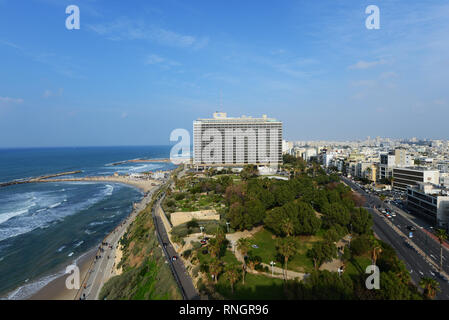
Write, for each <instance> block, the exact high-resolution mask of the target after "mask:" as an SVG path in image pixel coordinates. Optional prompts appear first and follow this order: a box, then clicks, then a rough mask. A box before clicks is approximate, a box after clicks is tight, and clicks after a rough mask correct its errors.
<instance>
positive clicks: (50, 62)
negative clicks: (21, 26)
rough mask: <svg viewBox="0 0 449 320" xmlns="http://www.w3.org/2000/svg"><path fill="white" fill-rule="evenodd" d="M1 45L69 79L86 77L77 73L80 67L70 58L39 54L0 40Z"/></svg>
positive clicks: (44, 53)
mask: <svg viewBox="0 0 449 320" xmlns="http://www.w3.org/2000/svg"><path fill="white" fill-rule="evenodd" d="M0 45H3V46H7V47H9V48H12V49H14V50H15V51H16V52H17V53H18V54H19V55H22V56H23V57H27V58H29V59H31V60H33V61H35V62H38V63H42V64H44V65H47V66H49V67H51V68H53V70H54V71H55V72H57V73H59V74H63V75H65V76H67V77H69V78H76V79H82V78H84V76H82V75H80V74H79V73H78V71H77V69H79V65H78V64H75V63H74V62H73V61H71V58H70V57H68V56H60V55H56V54H53V53H47V52H37V51H35V50H33V49H28V48H25V47H22V46H20V45H18V44H16V43H12V42H9V41H5V40H0Z"/></svg>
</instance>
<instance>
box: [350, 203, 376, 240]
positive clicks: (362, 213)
mask: <svg viewBox="0 0 449 320" xmlns="http://www.w3.org/2000/svg"><path fill="white" fill-rule="evenodd" d="M351 225H352V230H353V232H355V233H357V234H366V233H369V232H370V231H371V228H372V226H373V217H372V216H371V215H370V213H369V212H368V211H367V210H366V209H364V208H358V209H355V211H353V212H352V214H351Z"/></svg>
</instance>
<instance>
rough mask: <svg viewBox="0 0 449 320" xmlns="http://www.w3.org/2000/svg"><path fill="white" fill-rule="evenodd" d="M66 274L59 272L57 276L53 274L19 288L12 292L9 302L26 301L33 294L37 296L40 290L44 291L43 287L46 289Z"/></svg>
mask: <svg viewBox="0 0 449 320" xmlns="http://www.w3.org/2000/svg"><path fill="white" fill-rule="evenodd" d="M64 272H65V270H64V271H62V272H59V273H56V274H52V275H49V276H46V277H43V278H41V279H39V280H37V281H34V282H31V283H27V284H25V285H23V286H21V287H18V288H17V289H16V290H14V291H12V292H11V293H10V294H9V295H8V297H7V299H8V300H24V299H27V298H29V297H30V296H32V295H33V294H35V293H36V292H38V291H39V290H40V289H42V288H43V287H45V286H46V285H47V284H49V283H50V282H51V281H53V280H54V279H56V278H58V277H60V276H61V275H63V274H64Z"/></svg>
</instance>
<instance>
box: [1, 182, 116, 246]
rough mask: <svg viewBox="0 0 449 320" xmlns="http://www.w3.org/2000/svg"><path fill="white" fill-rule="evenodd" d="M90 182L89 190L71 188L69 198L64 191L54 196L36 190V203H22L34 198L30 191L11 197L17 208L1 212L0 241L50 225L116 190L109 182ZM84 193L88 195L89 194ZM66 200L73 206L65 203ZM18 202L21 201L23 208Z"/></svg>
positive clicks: (9, 203) (10, 202) (11, 201)
mask: <svg viewBox="0 0 449 320" xmlns="http://www.w3.org/2000/svg"><path fill="white" fill-rule="evenodd" d="M90 185H91V186H92V187H89V188H88V189H85V187H78V188H75V189H78V190H75V191H72V192H71V193H70V198H69V199H67V195H65V194H64V193H60V195H59V196H55V194H54V193H53V194H52V193H51V191H50V192H48V191H44V192H35V193H33V196H34V197H36V200H35V202H31V201H28V202H26V203H25V205H27V207H25V206H24V205H23V204H22V203H23V200H24V199H27V200H30V199H32V198H31V197H30V194H26V193H25V194H16V195H14V196H13V199H11V200H9V202H8V206H9V207H16V210H15V211H11V212H8V213H5V214H0V241H2V240H4V239H7V238H11V237H15V236H18V235H20V234H23V233H27V232H31V231H32V230H34V229H36V228H42V229H45V228H48V227H49V226H50V225H51V224H52V223H54V222H56V223H57V222H58V221H62V220H64V219H65V218H66V217H67V216H70V215H73V214H76V213H77V212H80V211H82V210H86V209H88V208H90V207H91V206H92V205H94V204H96V203H98V202H99V201H101V200H102V199H104V198H105V197H107V196H109V195H111V194H112V193H113V191H114V186H112V185H109V184H108V185H106V186H104V185H103V184H90ZM85 195H88V197H86V196H85ZM78 199H79V200H78ZM36 203H38V204H39V205H38V206H36V208H33V209H34V210H30V208H31V207H33V206H35V205H36ZM63 203H64V204H67V203H68V204H70V205H63ZM19 204H21V206H20V207H19ZM1 207H2V206H1V204H0V208H1ZM19 209H20V210H19ZM27 210H28V211H27Z"/></svg>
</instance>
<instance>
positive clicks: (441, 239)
mask: <svg viewBox="0 0 449 320" xmlns="http://www.w3.org/2000/svg"><path fill="white" fill-rule="evenodd" d="M435 235H436V236H437V238H438V241H439V242H440V271H441V270H443V243H444V241H445V240H446V239H447V233H446V231H445V230H443V229H436V230H435Z"/></svg>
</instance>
